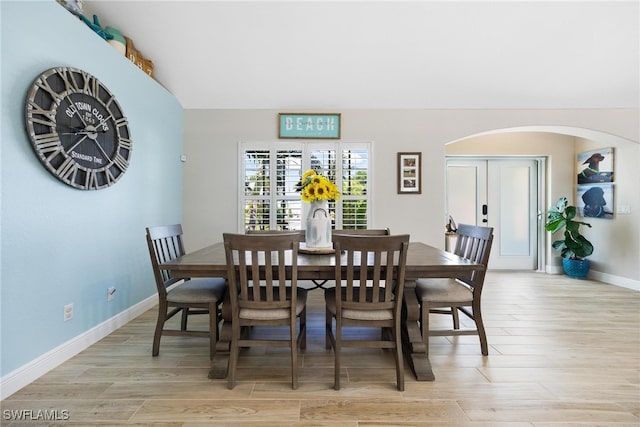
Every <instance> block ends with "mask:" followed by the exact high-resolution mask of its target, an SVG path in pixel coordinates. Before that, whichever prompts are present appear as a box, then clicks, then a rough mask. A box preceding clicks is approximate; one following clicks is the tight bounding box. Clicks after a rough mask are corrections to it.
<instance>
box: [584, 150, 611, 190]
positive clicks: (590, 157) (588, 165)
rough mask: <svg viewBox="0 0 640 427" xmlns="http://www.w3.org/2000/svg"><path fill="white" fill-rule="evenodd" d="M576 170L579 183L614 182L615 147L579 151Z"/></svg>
mask: <svg viewBox="0 0 640 427" xmlns="http://www.w3.org/2000/svg"><path fill="white" fill-rule="evenodd" d="M576 170H577V171H578V176H577V183H578V185H581V184H597V183H600V182H613V181H614V176H613V148H602V149H600V150H593V151H585V152H584V153H579V154H578V158H577V167H576Z"/></svg>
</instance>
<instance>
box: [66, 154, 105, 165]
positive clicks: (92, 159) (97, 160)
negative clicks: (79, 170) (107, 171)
mask: <svg viewBox="0 0 640 427" xmlns="http://www.w3.org/2000/svg"><path fill="white" fill-rule="evenodd" d="M71 157H73V158H74V159H81V160H86V161H88V162H93V163H97V164H99V165H101V164H102V159H101V158H100V157H96V156H90V155H87V154H82V153H76V152H75V151H72V152H71Z"/></svg>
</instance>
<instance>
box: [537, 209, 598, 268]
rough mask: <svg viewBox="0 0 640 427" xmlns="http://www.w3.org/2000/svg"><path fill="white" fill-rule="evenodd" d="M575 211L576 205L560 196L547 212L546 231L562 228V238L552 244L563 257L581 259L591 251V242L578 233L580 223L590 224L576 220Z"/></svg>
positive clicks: (589, 225)
mask: <svg viewBox="0 0 640 427" xmlns="http://www.w3.org/2000/svg"><path fill="white" fill-rule="evenodd" d="M576 213H577V209H576V207H575V206H570V205H569V204H568V201H567V198H566V197H560V198H559V199H558V201H557V202H556V204H555V206H551V208H549V212H548V214H547V222H546V225H545V229H546V230H547V231H550V232H552V233H555V232H557V231H560V230H561V229H562V228H564V239H562V240H556V241H555V242H553V245H552V246H553V248H554V249H556V250H558V251H560V255H561V256H562V257H563V258H570V259H582V258H585V257H588V256H589V255H591V254H592V253H593V245H592V244H591V242H590V241H589V240H587V239H586V238H585V237H584V236H583V235H582V234H580V226H581V225H585V226H587V227H591V224H587V223H586V222H582V221H576V220H575V219H574V218H575V217H576Z"/></svg>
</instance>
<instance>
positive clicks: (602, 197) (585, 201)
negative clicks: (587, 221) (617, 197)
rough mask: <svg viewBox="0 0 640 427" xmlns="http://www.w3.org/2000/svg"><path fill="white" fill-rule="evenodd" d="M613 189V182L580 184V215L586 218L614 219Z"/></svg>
mask: <svg viewBox="0 0 640 427" xmlns="http://www.w3.org/2000/svg"><path fill="white" fill-rule="evenodd" d="M613 190H614V185H613V184H598V185H578V194H577V197H576V201H577V203H576V207H577V208H578V215H581V216H583V217H584V218H605V219H613V212H614V211H613V206H614V204H613V203H614V200H613Z"/></svg>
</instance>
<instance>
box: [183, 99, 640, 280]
mask: <svg viewBox="0 0 640 427" xmlns="http://www.w3.org/2000/svg"><path fill="white" fill-rule="evenodd" d="M310 111H314V110H310ZM278 112H279V111H276V110H186V111H185V129H186V130H185V140H184V149H185V153H186V154H187V156H188V160H187V163H186V164H185V167H184V185H185V188H184V193H183V194H184V200H183V203H184V226H185V230H186V238H187V245H188V246H189V249H196V248H199V247H203V246H206V245H208V244H210V243H212V242H216V241H219V240H220V239H221V235H222V233H223V232H225V231H228V230H236V229H237V227H238V225H237V223H236V221H237V217H238V215H237V209H238V207H237V203H238V202H237V201H238V197H237V183H236V179H237V175H238V172H237V168H238V158H237V156H238V142H239V141H274V140H277V116H278ZM335 112H340V113H342V140H344V141H373V144H374V148H373V150H374V153H373V155H374V189H375V194H373V212H374V224H373V226H375V227H387V226H388V227H390V228H391V230H392V232H394V233H404V232H407V233H410V234H411V236H412V239H413V240H421V241H424V242H427V243H430V244H432V245H436V246H439V247H443V245H444V239H443V236H442V233H443V229H444V224H443V221H444V175H445V174H444V156H445V144H447V143H449V142H452V141H456V140H459V139H461V138H465V137H468V136H472V135H478V134H482V133H485V132H492V131H495V130H505V129H515V128H518V129H520V130H528V129H530V127H535V126H542V127H543V128H546V129H552V128H553V129H558V131H567V132H568V129H570V128H576V129H578V130H577V131H576V134H580V133H581V130H584V129H588V130H598V131H600V132H604V133H608V134H611V135H615V137H616V139H618V140H620V139H621V138H623V139H627V140H630V141H633V142H627V144H628V147H630V150H629V152H628V154H629V156H636V161H637V160H640V159H637V146H638V140H639V134H638V132H639V126H638V111H634V110H346V111H335ZM587 133H588V132H587ZM612 138H613V137H612ZM567 140H569V141H572V140H573V138H572V137H562V136H554V137H553V138H552V141H553V142H548V143H549V144H555V143H556V141H558V143H564V142H566V141H567ZM528 144H529V142H527V141H526V140H524V143H523V144H521V147H523V146H527V145H528ZM609 145H610V144H609ZM633 147H636V148H635V149H634V148H633ZM399 151H421V152H422V153H423V154H422V155H423V186H424V191H423V192H422V194H421V195H406V194H403V195H398V194H396V153H397V152H399ZM518 151H519V152H520V153H521V154H522V153H535V154H536V155H549V156H551V162H550V170H551V171H552V172H553V176H551V177H550V179H549V183H548V184H549V188H550V194H551V196H553V197H556V196H559V195H562V194H565V193H566V192H567V191H568V190H569V189H570V188H572V185H573V184H572V182H573V181H572V180H573V179H574V174H573V170H571V171H565V170H564V169H563V167H562V165H564V164H565V163H566V162H568V161H569V162H571V159H572V158H573V155H574V148H571V149H570V150H566V149H558V150H552V149H550V150H549V151H547V150H544V149H538V148H534V149H530V147H528V148H527V149H519V150H518ZM569 164H571V165H573V163H569ZM628 197H629V198H635V200H636V202H635V203H637V198H638V197H640V196H639V195H638V194H632V193H629V196H628ZM629 204H631V203H629ZM639 218H640V217H639V216H638V209H635V210H632V215H630V220H635V221H636V222H639V221H638V219H639ZM614 224H621V223H620V222H618V223H616V222H615V221H614ZM631 232H632V233H631V234H630V235H631V236H632V237H633V239H635V240H636V241H638V240H640V232H639V231H638V229H633V230H631ZM594 244H596V245H597V244H598V242H594ZM626 250H628V251H631V252H632V251H635V256H636V257H637V256H638V247H637V245H636V246H633V245H631V246H627V247H626ZM594 261H595V264H596V266H597V267H599V268H601V269H603V270H602V272H603V273H606V274H610V275H612V276H620V279H619V280H623V281H624V280H629V281H631V282H634V283H635V282H638V281H639V280H640V263H638V262H637V261H636V262H625V263H624V264H620V265H618V264H616V262H615V261H609V260H606V258H595V259H594ZM612 279H615V280H618V278H617V277H616V278H612Z"/></svg>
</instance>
